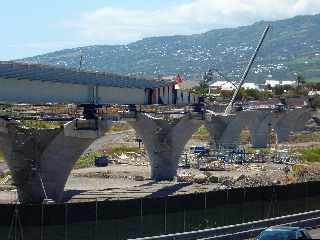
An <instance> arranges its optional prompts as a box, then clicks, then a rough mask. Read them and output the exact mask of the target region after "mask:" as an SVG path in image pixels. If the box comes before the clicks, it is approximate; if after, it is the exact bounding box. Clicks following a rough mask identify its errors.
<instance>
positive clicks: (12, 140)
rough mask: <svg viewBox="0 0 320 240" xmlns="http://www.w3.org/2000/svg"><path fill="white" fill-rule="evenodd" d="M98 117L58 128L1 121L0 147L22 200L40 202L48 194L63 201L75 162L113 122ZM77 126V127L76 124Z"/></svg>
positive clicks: (75, 121) (24, 201)
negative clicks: (29, 126) (24, 126)
mask: <svg viewBox="0 0 320 240" xmlns="http://www.w3.org/2000/svg"><path fill="white" fill-rule="evenodd" d="M92 121H95V120H80V122H79V120H74V121H72V122H69V123H67V124H65V125H64V127H63V128H57V129H27V128H22V127H20V126H19V124H18V123H17V122H14V121H11V122H8V121H4V120H0V122H1V123H0V126H2V127H0V146H1V147H2V150H3V151H4V153H5V158H6V161H7V163H8V166H9V168H10V170H11V172H12V177H13V180H14V183H15V185H16V187H17V191H18V197H19V200H20V201H21V202H23V203H41V202H42V201H43V200H44V199H45V198H46V197H47V198H49V199H53V200H54V201H57V202H59V201H61V200H62V197H63V191H64V186H65V183H66V181H67V179H68V176H69V174H70V171H71V170H72V168H73V166H74V164H75V162H76V161H77V160H78V159H79V157H80V156H81V155H82V153H83V152H84V151H85V150H86V149H87V148H88V147H89V146H90V144H91V143H92V142H93V141H94V140H95V139H96V138H97V137H99V136H100V134H101V133H102V132H105V131H106V130H107V128H108V127H109V126H110V125H111V124H110V123H109V122H104V121H98V122H96V121H95V123H94V124H98V125H96V126H97V128H95V129H94V130H92V129H90V128H88V125H90V124H92ZM76 125H77V126H76Z"/></svg>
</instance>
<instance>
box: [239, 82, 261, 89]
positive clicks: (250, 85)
mask: <svg viewBox="0 0 320 240" xmlns="http://www.w3.org/2000/svg"><path fill="white" fill-rule="evenodd" d="M242 87H243V88H244V89H246V90H248V89H254V90H258V91H260V88H259V86H258V85H257V84H255V83H250V82H248V83H244V84H243V85H242Z"/></svg>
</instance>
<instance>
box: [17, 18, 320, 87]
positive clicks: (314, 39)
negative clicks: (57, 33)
mask: <svg viewBox="0 0 320 240" xmlns="http://www.w3.org/2000/svg"><path fill="white" fill-rule="evenodd" d="M268 23H271V25H272V30H271V32H269V34H268V36H267V38H266V40H265V42H264V45H263V47H262V49H261V51H260V52H259V55H258V58H257V60H256V62H255V64H254V66H253V68H252V69H251V72H250V74H249V76H248V81H249V80H250V81H255V82H262V81H263V80H265V79H267V78H272V79H294V78H295V73H297V72H301V73H303V74H304V75H305V76H306V78H307V79H310V80H313V81H317V80H318V79H319V81H320V31H319V29H320V14H318V15H313V16H298V17H294V18H290V19H286V20H280V21H274V22H265V21H261V22H257V23H255V24H253V25H250V26H244V27H238V28H229V29H218V30H212V31H209V32H206V33H203V34H195V35H189V36H168V37H151V38H145V39H143V40H140V41H137V42H134V43H131V44H128V45H114V46H108V45H96V46H88V47H82V48H74V49H67V50H62V51H57V52H53V53H48V54H44V55H40V56H35V57H31V58H26V59H22V60H19V61H23V62H28V63H42V64H52V65H60V66H66V67H78V66H79V59H80V55H81V52H82V54H83V56H84V62H83V68H84V69H86V70H91V71H107V72H114V73H119V74H126V75H148V76H159V75H172V74H177V73H180V74H182V75H183V76H184V77H185V78H186V79H200V78H201V76H202V75H203V73H204V72H205V71H207V70H208V69H209V68H215V69H218V70H219V71H220V72H221V73H223V74H224V75H225V76H227V78H230V79H234V80H237V79H239V78H240V76H241V74H242V72H243V71H244V68H245V67H246V65H247V63H248V61H249V59H250V57H251V55H252V53H253V52H254V49H255V47H256V45H257V43H258V40H259V38H260V35H261V34H262V32H263V30H264V28H265V27H266V25H267V24H268Z"/></svg>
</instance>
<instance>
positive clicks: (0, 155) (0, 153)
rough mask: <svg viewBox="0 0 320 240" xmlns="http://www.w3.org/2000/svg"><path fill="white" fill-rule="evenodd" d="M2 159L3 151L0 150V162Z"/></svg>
mask: <svg viewBox="0 0 320 240" xmlns="http://www.w3.org/2000/svg"><path fill="white" fill-rule="evenodd" d="M3 161H4V153H3V152H1V151H0V162H3Z"/></svg>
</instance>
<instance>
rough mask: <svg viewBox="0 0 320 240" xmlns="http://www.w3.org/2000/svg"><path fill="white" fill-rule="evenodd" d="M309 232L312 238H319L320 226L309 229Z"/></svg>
mask: <svg viewBox="0 0 320 240" xmlns="http://www.w3.org/2000/svg"><path fill="white" fill-rule="evenodd" d="M309 233H310V234H311V237H312V238H314V239H320V228H317V229H313V230H310V231H309Z"/></svg>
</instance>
